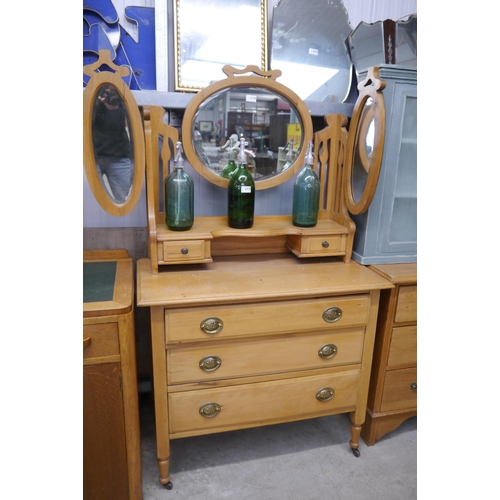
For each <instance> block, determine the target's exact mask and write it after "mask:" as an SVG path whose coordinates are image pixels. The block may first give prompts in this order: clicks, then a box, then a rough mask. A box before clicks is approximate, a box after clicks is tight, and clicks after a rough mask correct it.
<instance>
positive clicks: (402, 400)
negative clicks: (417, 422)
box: [380, 368, 417, 412]
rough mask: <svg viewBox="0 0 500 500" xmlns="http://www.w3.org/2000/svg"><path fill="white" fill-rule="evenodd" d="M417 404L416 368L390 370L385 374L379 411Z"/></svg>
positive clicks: (411, 406) (414, 406)
mask: <svg viewBox="0 0 500 500" xmlns="http://www.w3.org/2000/svg"><path fill="white" fill-rule="evenodd" d="M416 406H417V369H416V368H408V369H405V370H391V371H388V372H387V373H386V375H385V384H384V393H383V396H382V404H381V406H380V411H382V412H384V411H391V410H404V409H408V408H416Z"/></svg>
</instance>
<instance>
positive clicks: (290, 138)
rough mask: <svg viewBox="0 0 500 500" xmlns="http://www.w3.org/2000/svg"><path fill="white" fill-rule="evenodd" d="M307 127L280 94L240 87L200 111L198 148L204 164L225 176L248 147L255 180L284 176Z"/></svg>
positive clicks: (221, 94) (220, 94)
mask: <svg viewBox="0 0 500 500" xmlns="http://www.w3.org/2000/svg"><path fill="white" fill-rule="evenodd" d="M302 128H303V127H302V123H301V120H300V115H299V114H298V112H297V110H296V109H295V107H294V106H293V104H291V103H290V102H289V101H288V100H287V99H285V98H284V97H282V96H280V95H279V94H277V93H275V92H273V91H271V90H268V89H265V88H257V87H246V86H242V87H236V88H232V89H226V90H223V91H221V92H218V93H217V94H216V95H214V96H212V97H211V98H210V99H208V100H207V101H205V102H204V103H203V104H202V105H201V106H200V107H199V109H198V111H197V113H196V115H195V120H194V123H193V144H194V149H195V152H196V154H197V156H198V158H199V159H200V161H201V162H202V163H203V164H204V165H205V166H206V167H207V168H209V169H210V170H211V171H212V172H214V173H215V174H217V175H220V173H221V171H222V170H223V168H224V167H225V165H227V162H228V159H229V157H230V156H231V155H234V154H235V153H236V152H237V151H238V149H239V138H240V137H244V138H245V140H246V141H247V142H248V145H247V146H246V149H247V150H250V151H252V152H253V155H250V154H249V155H248V168H249V170H250V171H251V173H252V174H253V176H254V178H255V180H259V179H261V180H262V179H263V178H266V177H269V176H273V175H276V174H279V173H281V172H284V171H285V170H286V169H288V168H289V167H290V166H291V165H292V164H293V163H294V161H295V158H296V157H297V155H298V153H299V151H300V149H301V147H302V140H303V137H302Z"/></svg>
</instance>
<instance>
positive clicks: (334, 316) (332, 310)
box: [323, 306, 342, 323]
mask: <svg viewBox="0 0 500 500" xmlns="http://www.w3.org/2000/svg"><path fill="white" fill-rule="evenodd" d="M341 317H342V309H340V307H337V306H333V307H329V308H328V309H326V310H325V312H324V313H323V319H324V320H325V321H326V322H327V323H335V321H338V320H339V319H340V318H341Z"/></svg>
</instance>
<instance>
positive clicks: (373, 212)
mask: <svg viewBox="0 0 500 500" xmlns="http://www.w3.org/2000/svg"><path fill="white" fill-rule="evenodd" d="M379 75H380V78H381V79H382V80H385V82H386V87H385V89H384V91H383V95H384V100H385V109H386V131H385V142H384V153H383V158H382V166H381V170H380V178H379V181H378V185H377V189H376V191H375V196H374V198H373V201H372V203H371V205H370V208H369V209H368V211H367V212H365V213H364V214H362V215H357V216H354V215H353V216H352V218H353V220H354V222H355V223H356V234H355V236H354V246H353V253H352V258H353V259H354V260H355V261H356V262H359V263H361V264H391V263H400V262H416V261H417V68H416V67H403V66H396V65H383V66H380V73H379ZM365 76H366V75H364V74H363V75H361V77H360V78H361V79H363V78H365Z"/></svg>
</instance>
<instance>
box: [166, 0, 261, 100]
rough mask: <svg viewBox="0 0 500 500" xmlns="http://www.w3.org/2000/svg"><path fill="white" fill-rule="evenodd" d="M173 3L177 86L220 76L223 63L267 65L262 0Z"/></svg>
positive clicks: (186, 87)
mask: <svg viewBox="0 0 500 500" xmlns="http://www.w3.org/2000/svg"><path fill="white" fill-rule="evenodd" d="M174 6H175V11H174V17H175V19H174V26H175V27H176V52H175V53H176V55H177V57H176V90H188V91H196V90H199V89H201V88H203V87H206V86H207V85H209V84H210V83H211V82H213V81H217V80H220V79H221V77H222V75H221V67H222V66H223V65H224V64H229V65H231V66H235V67H241V63H242V61H245V63H246V64H247V65H249V64H253V65H255V66H258V67H261V68H262V69H267V68H266V67H265V66H266V65H267V58H266V42H265V40H266V37H267V30H265V29H264V26H265V24H264V22H263V18H264V17H265V16H264V13H265V0H231V1H230V2H228V1H226V0H175V2H174ZM264 61H266V63H265V64H263V63H264Z"/></svg>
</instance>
